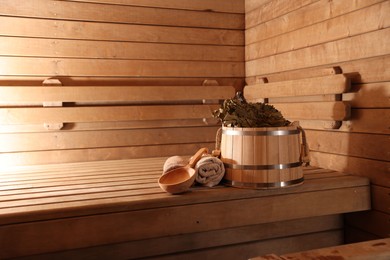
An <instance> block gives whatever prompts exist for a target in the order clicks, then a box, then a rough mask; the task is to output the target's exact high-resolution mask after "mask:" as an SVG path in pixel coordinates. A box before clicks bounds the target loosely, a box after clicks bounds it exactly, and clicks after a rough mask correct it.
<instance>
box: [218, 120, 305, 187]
mask: <svg viewBox="0 0 390 260" xmlns="http://www.w3.org/2000/svg"><path fill="white" fill-rule="evenodd" d="M300 147H301V145H300V130H299V129H298V128H297V127H296V126H285V127H261V128H239V127H222V138H221V159H222V161H223V163H224V165H225V176H224V179H223V183H224V184H225V185H229V186H233V187H239V188H254V189H268V188H279V187H288V186H293V185H298V184H302V183H303V173H302V162H301V160H300V157H301V156H300V152H301V151H300Z"/></svg>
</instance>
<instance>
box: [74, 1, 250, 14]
mask: <svg viewBox="0 0 390 260" xmlns="http://www.w3.org/2000/svg"><path fill="white" fill-rule="evenodd" d="M67 1H69V2H90V3H109V4H117V5H131V6H132V5H134V6H146V7H159V8H169V9H185V10H186V9H188V10H198V11H206V12H231V13H244V3H243V2H242V1H237V0H210V1H207V2H205V1H202V0H170V1H166V0H149V1H147V2H145V1H143V0H67Z"/></svg>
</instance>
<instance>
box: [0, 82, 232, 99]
mask: <svg viewBox="0 0 390 260" xmlns="http://www.w3.org/2000/svg"><path fill="white" fill-rule="evenodd" d="M234 93H235V89H234V87H233V86H212V87H210V86H130V87H129V86H120V87H118V86H71V87H70V86H66V87H61V86H55V87H50V86H45V87H21V86H12V87H5V86H3V87H1V86H0V96H1V100H0V102H10V103H12V102H44V101H52V102H104V101H108V102H114V101H122V102H140V101H142V102H168V101H192V100H203V99H205V100H210V99H211V100H215V99H227V98H231V97H233V96H234Z"/></svg>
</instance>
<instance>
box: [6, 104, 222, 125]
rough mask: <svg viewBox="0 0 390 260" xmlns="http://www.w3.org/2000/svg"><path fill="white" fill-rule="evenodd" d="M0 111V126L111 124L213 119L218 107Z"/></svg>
mask: <svg viewBox="0 0 390 260" xmlns="http://www.w3.org/2000/svg"><path fill="white" fill-rule="evenodd" d="M174 108H175V109H172V106H171V105H165V106H164V105H161V106H101V107H93V106H91V107H87V106H86V107H48V108H44V107H33V108H29V109H24V108H0V115H1V120H0V124H34V123H36V124H38V123H42V124H43V123H45V122H69V123H72V122H110V121H128V120H158V119H161V118H163V119H168V120H169V119H195V118H208V117H211V115H212V112H213V111H214V110H215V109H218V108H219V105H177V106H174Z"/></svg>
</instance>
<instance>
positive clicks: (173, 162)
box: [163, 155, 187, 174]
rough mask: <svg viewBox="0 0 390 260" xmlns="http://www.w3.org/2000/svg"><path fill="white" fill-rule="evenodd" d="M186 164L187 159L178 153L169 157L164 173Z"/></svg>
mask: <svg viewBox="0 0 390 260" xmlns="http://www.w3.org/2000/svg"><path fill="white" fill-rule="evenodd" d="M186 165H187V161H186V160H184V159H183V158H182V157H180V156H177V155H176V156H172V157H169V158H168V159H167V160H166V161H165V163H164V167H163V174H165V173H166V172H168V171H170V170H173V169H176V168H179V167H184V166H186Z"/></svg>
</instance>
